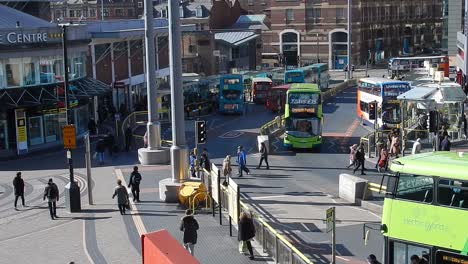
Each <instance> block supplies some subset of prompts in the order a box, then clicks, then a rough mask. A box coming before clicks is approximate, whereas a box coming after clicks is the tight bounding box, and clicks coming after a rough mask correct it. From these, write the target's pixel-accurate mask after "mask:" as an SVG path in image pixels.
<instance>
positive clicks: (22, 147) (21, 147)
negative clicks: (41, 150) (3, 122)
mask: <svg viewBox="0 0 468 264" xmlns="http://www.w3.org/2000/svg"><path fill="white" fill-rule="evenodd" d="M15 119H16V149H17V150H18V155H21V154H25V153H27V152H28V134H27V131H26V113H25V112H24V111H23V110H22V109H16V110H15Z"/></svg>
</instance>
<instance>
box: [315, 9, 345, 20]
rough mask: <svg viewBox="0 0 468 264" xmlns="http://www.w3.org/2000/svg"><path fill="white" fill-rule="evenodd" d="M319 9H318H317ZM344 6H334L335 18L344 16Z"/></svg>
mask: <svg viewBox="0 0 468 264" xmlns="http://www.w3.org/2000/svg"><path fill="white" fill-rule="evenodd" d="M319 10H320V9H319ZM344 17H345V16H344V8H342V7H337V8H336V18H344Z"/></svg>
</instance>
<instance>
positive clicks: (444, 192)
mask: <svg viewBox="0 0 468 264" xmlns="http://www.w3.org/2000/svg"><path fill="white" fill-rule="evenodd" d="M438 202H439V204H440V205H445V206H450V207H458V208H468V182H466V181H459V180H446V179H440V180H439V189H438Z"/></svg>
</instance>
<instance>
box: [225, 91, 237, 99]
mask: <svg viewBox="0 0 468 264" xmlns="http://www.w3.org/2000/svg"><path fill="white" fill-rule="evenodd" d="M240 95H241V91H239V90H224V91H223V97H224V98H225V99H227V100H236V99H239V98H240Z"/></svg>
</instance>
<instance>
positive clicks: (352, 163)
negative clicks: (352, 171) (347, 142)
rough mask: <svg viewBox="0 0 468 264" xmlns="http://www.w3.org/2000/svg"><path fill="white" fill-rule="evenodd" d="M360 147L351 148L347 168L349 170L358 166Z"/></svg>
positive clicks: (353, 146) (354, 145)
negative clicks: (357, 158) (357, 153)
mask: <svg viewBox="0 0 468 264" xmlns="http://www.w3.org/2000/svg"><path fill="white" fill-rule="evenodd" d="M357 148H358V145H357V144H353V145H352V146H350V147H349V165H348V166H347V167H346V168H347V169H349V168H350V167H355V166H356V152H357Z"/></svg>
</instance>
